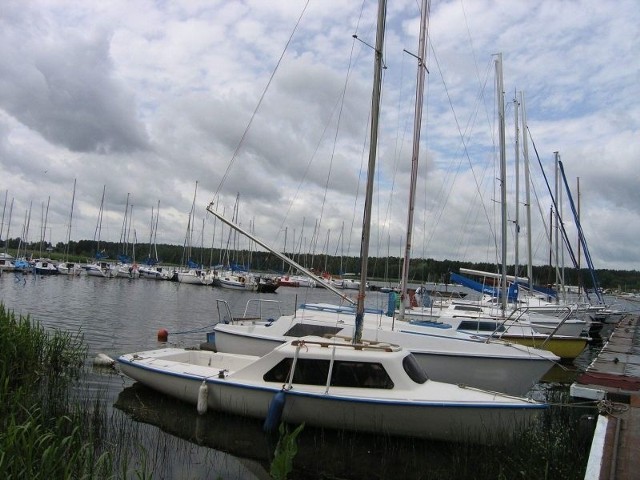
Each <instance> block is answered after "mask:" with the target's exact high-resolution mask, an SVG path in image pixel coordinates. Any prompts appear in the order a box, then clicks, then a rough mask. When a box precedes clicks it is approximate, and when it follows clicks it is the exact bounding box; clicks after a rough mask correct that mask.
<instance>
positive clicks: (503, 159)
mask: <svg viewBox="0 0 640 480" xmlns="http://www.w3.org/2000/svg"><path fill="white" fill-rule="evenodd" d="M495 63H496V65H495V66H496V90H497V91H496V93H497V96H498V117H499V129H498V133H499V138H500V204H501V210H502V278H501V282H500V296H501V297H502V298H501V305H502V312H503V313H504V312H506V310H507V184H506V177H507V153H506V147H505V145H506V142H505V121H504V86H503V80H502V53H499V54H498V58H496V62H495Z"/></svg>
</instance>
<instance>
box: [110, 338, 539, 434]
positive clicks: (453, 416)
mask: <svg viewBox="0 0 640 480" xmlns="http://www.w3.org/2000/svg"><path fill="white" fill-rule="evenodd" d="M168 350H169V351H175V355H171V356H172V357H173V358H174V360H165V359H161V358H158V359H154V358H153V357H154V356H158V357H162V356H163V355H165V354H166V352H167V351H166V350H164V351H163V350H157V351H150V352H141V353H139V354H131V355H125V356H122V357H120V358H119V359H118V362H119V366H120V369H121V370H122V372H123V373H124V374H125V375H127V376H129V377H131V378H133V379H135V380H137V381H139V382H141V383H143V384H144V385H146V386H148V387H150V388H152V389H154V390H157V391H159V392H162V393H164V394H167V395H170V396H172V397H175V398H179V399H180V400H183V401H185V402H189V403H191V404H194V405H196V404H198V395H199V392H200V387H201V386H202V384H203V381H204V382H205V383H206V385H207V393H206V401H207V407H208V408H210V409H212V410H217V411H223V412H228V413H233V414H237V415H243V416H250V417H256V418H267V417H268V416H269V406H270V403H271V402H272V401H273V400H274V397H275V396H276V395H277V394H279V392H284V408H283V410H282V414H281V420H282V421H284V422H287V423H290V424H296V425H297V424H301V423H303V422H304V423H305V424H307V425H312V426H316V427H323V428H332V429H340V430H342V429H347V430H355V431H360V432H370V433H376V434H390V435H402V436H411V437H422V438H429V439H434V440H444V441H469V442H477V443H494V442H504V441H505V440H507V439H509V438H510V437H511V436H512V434H513V433H514V432H515V431H518V430H520V429H521V428H524V427H525V426H527V425H529V424H530V422H532V421H534V420H536V419H537V418H538V416H539V415H540V414H541V413H542V411H543V409H544V408H546V406H544V405H542V404H537V403H535V402H530V401H525V400H523V399H518V398H515V397H506V396H502V395H499V394H495V395H494V394H491V393H487V392H482V391H479V390H476V389H473V388H464V387H460V386H457V385H449V384H444V383H439V382H434V381H432V380H427V382H426V383H425V384H423V385H420V386H418V387H417V391H419V392H420V395H421V398H420V399H416V398H413V396H411V395H410V394H409V393H408V391H406V390H404V389H402V388H401V389H400V390H399V391H395V390H385V391H384V392H385V393H383V394H382V395H384V396H372V397H371V398H369V397H367V394H366V393H365V394H364V395H363V394H361V393H360V392H363V391H365V392H366V391H368V390H370V389H366V388H364V389H363V388H360V389H355V388H351V387H331V388H330V389H329V390H328V391H326V387H325V386H324V385H297V384H295V383H294V384H293V386H292V388H291V389H290V390H287V391H284V390H283V385H282V383H281V382H280V383H278V382H266V381H263V380H262V375H261V374H262V372H261V371H258V373H259V374H258V375H255V377H256V378H258V380H253V379H251V378H248V377H246V376H243V375H242V373H241V372H244V371H247V370H248V371H249V372H251V368H252V365H249V363H250V362H249V361H248V363H247V365H248V366H247V367H246V368H244V369H242V368H241V369H240V370H239V371H237V372H236V373H237V375H239V378H234V371H233V369H231V372H230V373H229V374H228V375H227V374H224V373H221V374H219V375H218V372H219V370H223V368H222V367H223V365H222V364H220V365H218V364H217V361H218V359H220V358H222V359H224V357H225V355H226V357H234V356H233V355H227V354H217V353H213V352H202V351H187V350H181V349H168ZM325 350H326V349H325ZM187 356H191V358H192V360H188V361H187V360H184V359H185V358H186V357H187ZM194 357H198V359H197V360H196V362H197V363H198V364H199V365H194V364H193V363H192V362H193V361H194V360H193V359H194ZM246 358H252V357H246ZM254 358H255V357H254ZM209 364H210V365H211V366H208V365H209ZM254 373H255V372H254ZM358 390H359V392H357V391H358ZM376 392H377V390H376ZM367 393H368V392H367ZM376 395H377V393H376Z"/></svg>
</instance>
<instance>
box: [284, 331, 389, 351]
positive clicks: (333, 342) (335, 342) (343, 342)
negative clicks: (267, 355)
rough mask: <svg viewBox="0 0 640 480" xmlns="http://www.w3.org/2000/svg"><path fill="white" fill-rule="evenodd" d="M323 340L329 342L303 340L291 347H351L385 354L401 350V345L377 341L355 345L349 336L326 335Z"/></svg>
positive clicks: (363, 341)
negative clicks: (379, 351)
mask: <svg viewBox="0 0 640 480" xmlns="http://www.w3.org/2000/svg"><path fill="white" fill-rule="evenodd" d="M323 338H326V339H327V341H323V340H309V339H304V338H301V339H300V340H293V341H292V342H291V345H293V346H294V347H297V346H304V345H319V346H321V347H347V348H348V347H351V348H353V349H354V350H381V351H384V352H397V351H399V350H400V346H399V345H395V344H392V343H385V342H377V341H375V340H360V342H359V343H353V342H352V341H353V337H351V336H348V335H333V334H325V335H324V336H323Z"/></svg>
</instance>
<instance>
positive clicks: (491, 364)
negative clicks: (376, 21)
mask: <svg viewBox="0 0 640 480" xmlns="http://www.w3.org/2000/svg"><path fill="white" fill-rule="evenodd" d="M423 21H424V22H426V19H424V20H423ZM421 30H422V31H421V35H420V45H419V50H420V52H419V55H418V58H419V65H418V81H417V84H418V88H417V89H416V91H417V93H416V113H415V116H416V117H417V118H416V120H415V126H414V130H415V132H414V150H413V153H412V184H414V188H415V182H416V177H417V159H418V153H419V148H418V147H419V140H420V135H419V130H420V125H421V122H420V120H419V118H420V117H421V114H422V112H421V104H422V88H423V87H422V86H421V84H422V83H423V81H424V69H425V65H424V61H423V59H424V58H425V57H424V55H425V52H426V33H425V32H424V31H426V24H425V25H424V28H421ZM372 129H373V127H372ZM371 144H372V146H373V147H374V148H375V136H374V135H373V134H372V140H371ZM371 164H375V158H373V159H371V158H370V167H369V172H370V175H372V173H371V172H373V170H374V167H373V165H371ZM370 180H371V177H369V181H370ZM368 187H370V185H368ZM368 195H369V196H368V199H367V201H366V202H365V205H366V206H370V205H371V197H370V195H371V192H370V191H368ZM414 195H415V190H414V191H413V192H412V193H411V197H413V196H414ZM412 210H413V201H412V199H411V201H410V208H409V212H410V213H409V219H408V224H409V225H411V223H412V221H413V220H412V216H411V215H412V214H411V212H412ZM209 211H212V209H209ZM364 218H365V222H364V227H363V231H366V232H367V234H366V235H363V237H364V238H363V247H362V251H363V254H362V262H361V263H362V272H361V281H360V291H359V295H358V299H359V302H358V305H357V306H356V307H355V308H354V307H348V306H340V305H327V304H307V305H303V306H301V307H299V308H298V309H297V310H296V312H295V313H294V314H293V315H286V316H281V317H280V318H278V319H275V320H274V321H271V322H268V323H266V324H265V323H263V324H256V323H255V322H254V321H252V320H248V321H242V320H239V321H235V322H233V323H219V324H217V325H216V326H215V327H214V330H213V332H211V335H210V337H211V339H213V340H214V342H215V345H216V349H218V351H221V352H236V353H248V352H260V353H263V354H264V353H265V352H267V351H268V350H269V349H272V348H274V347H275V346H276V345H279V344H281V343H284V342H286V341H287V340H289V339H290V338H292V337H296V336H303V335H308V334H327V335H329V334H333V335H341V336H349V337H352V338H354V341H359V340H360V339H361V338H366V339H368V340H376V341H384V342H390V343H394V344H398V345H402V346H403V347H406V348H408V349H409V350H410V351H411V352H412V353H413V354H414V355H415V356H416V358H417V359H418V361H419V362H420V363H421V365H422V366H423V367H424V368H425V369H426V370H427V371H428V372H429V374H430V375H431V378H434V379H436V380H439V381H444V382H454V383H463V384H467V385H472V386H474V387H478V388H486V389H491V390H495V391H500V392H508V393H512V394H517V395H522V394H525V393H526V392H527V391H528V390H529V389H530V388H531V387H532V386H533V385H534V384H535V383H536V382H537V381H539V380H540V378H541V377H542V376H543V375H544V374H545V373H546V372H547V371H548V370H550V369H551V367H552V366H553V364H554V362H556V361H558V360H559V358H560V357H559V356H557V355H555V354H553V353H551V352H548V351H545V350H541V349H537V348H528V347H520V346H514V345H513V344H510V343H506V342H501V341H497V340H487V339H486V338H484V337H478V336H474V335H470V334H467V333H464V332H458V331H456V329H454V328H452V327H451V326H450V325H448V326H444V325H443V324H442V323H440V324H439V325H435V324H433V323H430V324H424V323H422V322H408V321H406V322H405V321H402V319H399V320H398V321H394V319H392V318H389V317H386V316H385V315H384V312H370V313H369V315H370V317H372V316H373V315H376V318H375V320H374V319H373V318H371V320H372V321H371V323H370V324H369V326H368V327H367V328H364V330H363V324H362V323H363V322H362V319H363V316H364V296H365V286H366V265H367V261H366V258H367V254H366V252H367V248H368V244H366V243H364V241H366V239H367V237H368V224H369V218H370V211H367V209H365V215H364ZM234 228H237V227H234ZM243 233H244V232H243ZM245 235H246V233H245ZM407 238H408V245H410V238H411V232H410V231H409V234H408V235H407ZM266 248H268V247H266ZM409 253H410V247H407V248H406V251H405V255H406V258H405V268H404V272H403V282H402V283H403V285H402V291H403V292H405V295H406V292H407V276H408V265H409V261H408V256H409ZM325 287H326V285H325ZM338 294H339V295H340V293H338ZM343 298H344V297H343ZM345 300H346V301H347V302H350V299H348V298H345ZM401 311H402V312H404V308H401Z"/></svg>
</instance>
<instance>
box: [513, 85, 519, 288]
mask: <svg viewBox="0 0 640 480" xmlns="http://www.w3.org/2000/svg"><path fill="white" fill-rule="evenodd" d="M519 106H520V104H519V103H518V99H517V98H516V97H515V95H514V98H513V119H514V127H515V140H516V141H515V149H514V155H515V156H514V157H513V158H514V163H515V175H516V182H515V183H516V192H515V195H516V201H515V207H516V217H515V219H514V223H515V226H516V228H515V239H514V259H513V262H514V273H513V274H514V275H515V277H516V282H517V281H518V280H517V278H518V269H519V268H520V250H519V248H520V241H519V237H520V130H519V128H520V125H519V124H518V107H519Z"/></svg>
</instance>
